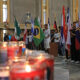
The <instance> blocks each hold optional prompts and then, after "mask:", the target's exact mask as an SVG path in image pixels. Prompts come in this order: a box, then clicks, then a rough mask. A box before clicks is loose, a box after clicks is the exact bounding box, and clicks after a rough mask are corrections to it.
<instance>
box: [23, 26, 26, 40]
mask: <svg viewBox="0 0 80 80" xmlns="http://www.w3.org/2000/svg"><path fill="white" fill-rule="evenodd" d="M26 36H27V28H26V25H25V30H24V37H23V41H26Z"/></svg>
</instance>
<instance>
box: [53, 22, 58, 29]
mask: <svg viewBox="0 0 80 80" xmlns="http://www.w3.org/2000/svg"><path fill="white" fill-rule="evenodd" d="M53 27H54V29H57V23H56V21H54V26H53Z"/></svg>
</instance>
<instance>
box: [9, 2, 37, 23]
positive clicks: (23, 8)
mask: <svg viewBox="0 0 80 80" xmlns="http://www.w3.org/2000/svg"><path fill="white" fill-rule="evenodd" d="M27 12H30V13H31V15H32V17H33V18H34V17H35V16H36V3H35V0H10V21H11V23H13V20H14V16H16V18H17V19H18V21H19V23H22V19H23V17H24V15H25V14H26V13H27Z"/></svg>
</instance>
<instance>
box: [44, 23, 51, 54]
mask: <svg viewBox="0 0 80 80" xmlns="http://www.w3.org/2000/svg"><path fill="white" fill-rule="evenodd" d="M44 35H45V38H44V48H45V51H46V52H48V53H49V50H50V29H49V28H48V25H47V24H45V31H44Z"/></svg>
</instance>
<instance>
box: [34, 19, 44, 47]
mask: <svg viewBox="0 0 80 80" xmlns="http://www.w3.org/2000/svg"><path fill="white" fill-rule="evenodd" d="M44 37H45V36H44V33H43V30H42V29H41V27H40V25H39V22H38V19H37V18H36V19H35V21H34V36H33V39H34V43H35V45H36V46H37V47H38V46H39V44H40V43H41V42H42V40H43V39H44Z"/></svg>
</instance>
